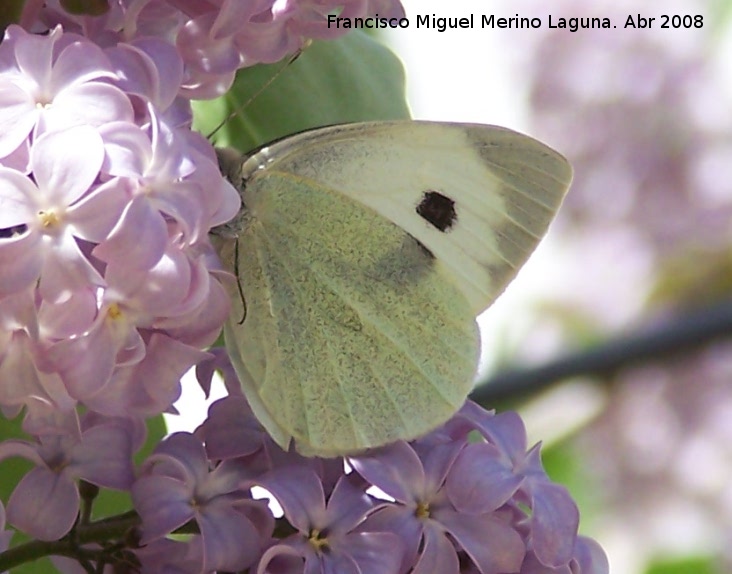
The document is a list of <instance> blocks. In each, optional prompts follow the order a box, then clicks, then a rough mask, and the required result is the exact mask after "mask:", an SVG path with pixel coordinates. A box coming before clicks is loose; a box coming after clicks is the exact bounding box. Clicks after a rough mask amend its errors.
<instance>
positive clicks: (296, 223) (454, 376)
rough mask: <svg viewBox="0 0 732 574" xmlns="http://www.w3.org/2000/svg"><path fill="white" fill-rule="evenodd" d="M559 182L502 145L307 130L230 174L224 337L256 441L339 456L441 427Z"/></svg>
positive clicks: (355, 129) (550, 169)
mask: <svg viewBox="0 0 732 574" xmlns="http://www.w3.org/2000/svg"><path fill="white" fill-rule="evenodd" d="M511 146H514V148H516V149H513V151H511V150H512V147H511ZM518 151H523V156H521V157H519V158H518V159H516V152H518ZM531 154H533V156H534V157H526V156H527V155H529V156H530V155H531ZM532 162H533V163H532ZM532 165H533V166H535V167H531V166H532ZM570 173H571V172H570V171H569V167H568V166H567V164H566V162H565V161H564V160H563V159H562V158H561V156H559V155H558V154H556V153H555V152H553V151H551V150H549V148H546V146H543V144H539V143H538V142H536V141H535V140H532V139H530V138H527V137H526V136H522V135H520V134H516V133H515V132H511V131H509V130H503V129H501V128H492V127H487V126H477V125H476V126H473V125H465V124H438V123H422V122H383V123H379V122H377V123H369V124H351V125H345V126H335V127H330V128H323V129H320V130H314V131H312V132H305V133H303V134H299V135H297V136H293V137H291V138H287V139H285V140H282V141H280V142H278V143H275V144H273V145H271V146H269V147H267V148H263V149H262V150H260V151H259V152H257V153H255V154H254V155H252V156H250V157H249V158H248V159H246V160H245V161H244V163H243V164H242V165H241V177H242V182H243V185H242V189H241V196H242V204H243V210H242V214H241V217H240V220H239V221H238V222H236V223H235V224H234V225H233V228H234V229H236V231H237V235H238V238H237V239H236V240H234V239H229V240H222V241H219V253H220V255H221V258H222V261H223V262H224V263H225V265H226V266H227V267H228V268H229V269H230V270H232V271H234V270H236V272H237V273H238V279H239V282H240V287H241V293H243V300H242V296H241V295H240V294H239V290H238V288H236V287H232V293H231V296H232V302H233V305H234V308H233V310H232V314H231V319H230V320H229V322H228V323H227V325H226V327H225V338H226V344H227V348H228V350H229V354H230V356H231V358H232V362H233V364H234V366H235V368H236V370H237V373H238V374H239V377H240V379H241V381H242V385H243V388H244V392H245V394H246V396H247V398H248V400H249V402H250V404H251V405H252V408H253V410H254V412H255V414H256V415H257V416H258V418H259V419H260V421H261V422H262V423H263V425H264V426H265V427H266V428H267V430H268V431H269V432H270V434H271V435H272V436H273V438H274V439H275V440H276V441H277V442H278V443H279V444H280V445H282V446H283V447H285V448H286V447H287V445H288V443H289V441H290V439H294V440H295V444H296V446H297V448H298V450H300V451H301V452H303V453H305V454H317V455H321V456H330V455H341V454H346V453H352V452H358V451H360V450H363V449H366V448H369V447H374V446H379V445H382V444H386V443H388V442H391V441H394V440H397V439H411V438H415V437H417V436H419V435H421V434H424V433H425V432H428V431H429V430H430V429H431V428H434V427H435V426H437V425H439V424H441V423H442V422H444V421H445V420H447V419H448V418H449V417H450V416H451V415H452V414H453V413H454V412H455V411H456V410H457V409H458V408H459V407H460V406H461V405H462V403H463V402H464V400H465V398H466V396H467V394H468V393H469V391H470V389H471V388H472V381H473V377H474V375H475V370H476V366H477V363H478V357H479V350H480V339H479V333H478V329H477V326H476V323H475V316H476V314H477V313H479V312H480V311H481V310H483V309H484V308H485V307H487V306H488V305H489V304H490V303H491V302H492V301H493V299H495V297H496V296H497V295H498V294H499V293H500V292H501V291H502V290H503V288H504V287H505V285H506V283H507V282H508V281H509V280H510V278H511V277H513V275H514V274H515V272H516V270H517V269H518V267H519V266H520V265H521V264H523V262H524V260H525V259H526V258H527V257H528V255H529V253H530V252H531V250H532V249H533V247H534V246H535V244H536V243H537V242H538V240H539V238H540V237H541V236H542V235H543V233H544V231H545V229H546V227H547V225H548V223H549V221H550V220H551V217H552V215H553V212H554V211H555V210H556V208H557V207H558V205H559V202H560V201H561V198H562V196H563V193H564V191H565V190H566V187H567V186H568V184H569V178H570V177H571V176H570ZM534 188H535V189H536V191H534ZM526 189H529V190H530V191H531V193H533V196H532V195H531V193H530V194H529V195H528V196H521V193H526V191H525V190H526ZM517 194H518V197H517ZM534 196H535V197H534ZM527 197H528V199H527ZM235 259H236V261H235ZM244 306H246V309H244ZM241 317H244V321H243V323H240V319H241Z"/></svg>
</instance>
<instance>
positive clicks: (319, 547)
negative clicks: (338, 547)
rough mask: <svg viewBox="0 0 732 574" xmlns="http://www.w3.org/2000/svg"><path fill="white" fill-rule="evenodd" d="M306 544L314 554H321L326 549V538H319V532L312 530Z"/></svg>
mask: <svg viewBox="0 0 732 574" xmlns="http://www.w3.org/2000/svg"><path fill="white" fill-rule="evenodd" d="M308 542H310V544H311V545H312V547H313V548H315V551H316V552H321V551H323V550H325V549H326V548H328V538H327V537H325V536H321V532H320V530H318V529H317V528H313V529H312V530H311V531H310V535H309V536H308Z"/></svg>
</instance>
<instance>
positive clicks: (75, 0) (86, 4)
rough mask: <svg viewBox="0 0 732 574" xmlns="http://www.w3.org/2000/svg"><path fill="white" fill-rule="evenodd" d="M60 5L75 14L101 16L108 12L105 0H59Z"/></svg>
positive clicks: (107, 4)
mask: <svg viewBox="0 0 732 574" xmlns="http://www.w3.org/2000/svg"><path fill="white" fill-rule="evenodd" d="M61 7H62V8H63V9H64V10H66V11H67V12H68V13H69V14H75V15H77V16H101V15H103V14H106V13H107V12H109V3H108V1H107V0H61Z"/></svg>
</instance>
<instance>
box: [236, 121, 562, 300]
mask: <svg viewBox="0 0 732 574" xmlns="http://www.w3.org/2000/svg"><path fill="white" fill-rule="evenodd" d="M258 166H267V168H268V169H275V170H278V171H283V172H288V173H292V174H296V175H299V176H302V177H304V178H308V179H311V180H313V181H316V182H318V183H319V184H321V185H323V186H326V187H328V188H329V189H333V190H338V191H340V192H341V193H344V194H346V195H348V196H350V197H352V198H353V199H355V200H356V201H359V202H361V203H363V204H364V205H367V206H369V207H371V208H372V209H374V210H375V211H376V212H377V213H379V214H381V215H382V216H384V217H386V218H387V219H389V220H391V221H393V222H394V223H396V224H397V225H399V226H400V227H401V228H403V229H404V230H405V231H407V232H408V233H409V234H411V235H412V236H413V237H415V238H417V239H418V240H419V241H420V242H421V243H422V244H423V245H425V246H426V247H427V248H428V249H429V250H430V251H431V252H432V253H433V254H434V255H435V257H436V258H437V259H438V260H439V261H440V263H441V264H442V265H444V266H445V267H446V268H447V271H448V274H449V275H450V276H452V277H454V280H455V281H456V282H457V284H458V285H459V287H460V289H461V290H462V291H463V293H464V294H465V297H466V298H467V299H468V301H470V304H471V305H472V307H473V310H474V312H475V313H476V314H478V313H480V312H481V311H483V310H484V309H485V308H486V307H488V306H489V305H490V304H491V303H492V302H493V301H494V300H495V299H496V297H498V295H500V293H501V292H502V291H503V290H504V288H505V287H506V285H507V284H508V283H509V282H510V281H511V280H512V279H513V277H514V276H515V275H516V273H517V272H518V270H519V268H520V267H521V266H522V265H523V264H524V263H525V261H526V260H527V259H528V257H529V255H530V254H531V253H532V252H533V250H534V248H535V247H536V245H537V243H538V242H539V241H540V239H541V238H542V237H543V236H544V234H545V233H546V230H547V228H548V226H549V223H550V222H551V221H552V219H553V217H554V214H555V213H556V211H557V209H558V208H559V206H560V204H561V202H562V199H563V198H564V195H565V193H566V191H567V189H568V188H569V185H570V183H571V180H572V169H571V167H570V165H569V163H568V162H567V161H566V159H564V157H562V156H561V155H560V154H558V153H557V152H556V151H554V150H553V149H551V148H549V147H548V146H546V145H544V144H543V143H541V142H539V141H537V140H535V139H533V138H530V137H528V136H525V135H523V134H519V133H517V132H514V131H511V130H509V129H506V128H501V127H496V126H487V125H481V124H453V123H436V122H418V121H395V122H373V123H360V124H346V125H339V126H331V127H327V128H322V129H317V130H312V131H308V132H304V133H302V134H298V135H296V136H293V137H290V138H287V139H285V140H282V141H280V142H277V143H275V144H273V145H271V146H268V147H267V148H263V149H262V150H261V151H260V152H259V153H258V154H255V155H254V156H252V157H251V158H250V159H249V160H248V161H247V163H246V164H245V167H244V172H245V177H246V173H247V172H251V171H253V170H255V169H257V167H258ZM428 192H437V193H438V194H439V195H440V196H443V197H446V198H449V199H450V200H452V201H453V202H454V206H453V209H454V214H455V220H454V221H453V222H452V223H451V225H450V226H449V228H447V229H445V230H441V229H439V228H438V227H436V226H435V225H434V224H433V223H430V221H429V220H428V219H425V217H423V216H420V215H419V214H418V213H417V207H418V206H419V205H420V204H422V203H423V202H424V201H425V193H428ZM431 197H438V196H431ZM427 202H428V203H429V199H428V200H427ZM437 209H438V210H439V209H440V208H439V205H438V206H437Z"/></svg>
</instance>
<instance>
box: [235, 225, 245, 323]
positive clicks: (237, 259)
mask: <svg viewBox="0 0 732 574" xmlns="http://www.w3.org/2000/svg"><path fill="white" fill-rule="evenodd" d="M234 275H235V276H236V288H237V289H238V291H239V297H240V298H241V305H242V308H243V311H242V314H241V320H240V321H239V322H238V323H237V325H243V324H244V319H246V318H247V299H246V297H244V289H242V287H241V280H240V279H239V238H238V237H237V238H236V242H235V243H234Z"/></svg>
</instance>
